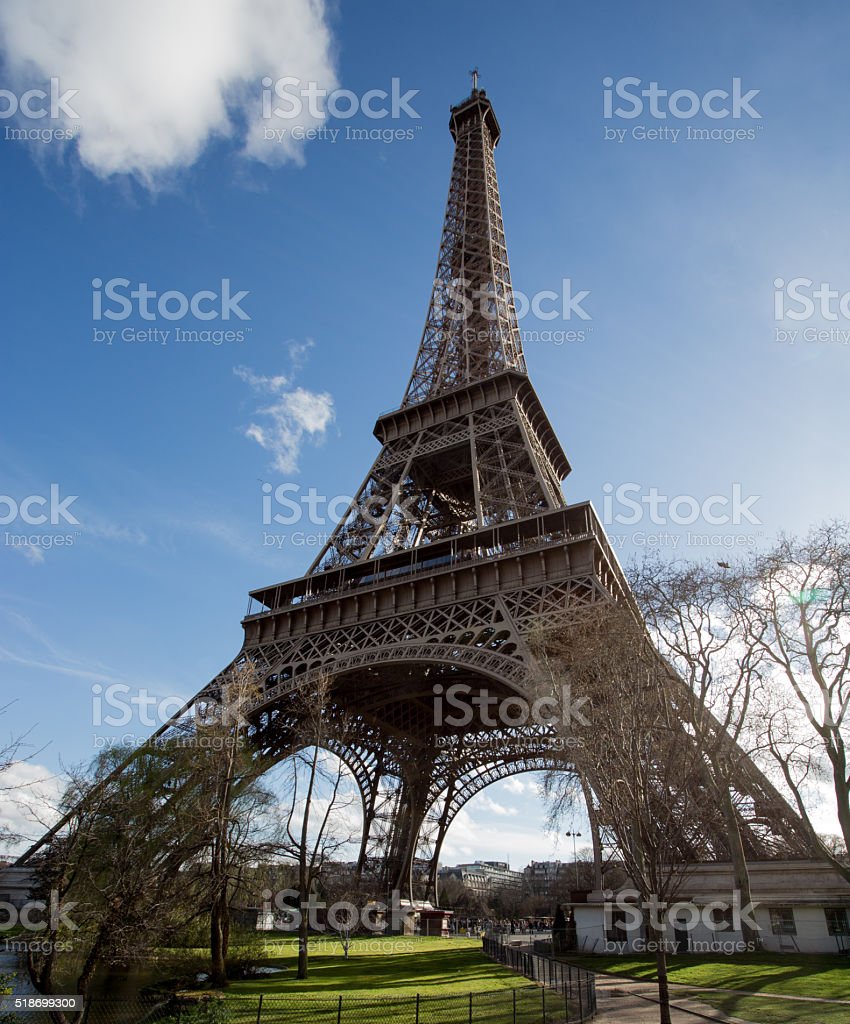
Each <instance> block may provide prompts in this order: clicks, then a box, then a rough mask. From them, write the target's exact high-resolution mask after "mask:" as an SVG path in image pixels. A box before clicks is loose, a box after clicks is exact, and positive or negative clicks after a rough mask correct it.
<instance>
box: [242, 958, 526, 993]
mask: <svg viewBox="0 0 850 1024" xmlns="http://www.w3.org/2000/svg"><path fill="white" fill-rule="evenodd" d="M264 962H265V964H266V965H267V966H270V967H283V968H286V973H285V974H284V975H277V976H275V975H270V976H268V977H266V978H260V979H251V980H248V981H239V982H235V983H234V984H233V985H231V986H230V988H229V990H228V991H229V992H231V993H232V994H233V995H259V994H260V993H263V994H264V995H269V996H272V995H284V994H286V993H287V992H316V993H320V992H329V991H332V992H355V991H364V992H369V991H374V990H375V989H381V990H382V991H384V992H392V991H402V990H407V991H408V992H416V991H418V992H422V993H423V994H424V993H426V992H428V991H440V992H441V993H442V992H447V991H452V990H454V991H470V990H472V991H475V990H478V991H481V990H484V989H491V990H492V989H498V988H514V987H517V986H520V985H528V983H529V982H528V979H526V978H523V977H522V976H521V975H517V974H514V973H513V972H512V971H508V970H507V969H506V968H504V967H501V966H500V965H499V964H495V963H494V962H493V961H492V960H489V959H488V958H487V957H486V956H485V955H484V953H483V952H481V950H479V949H445V950H439V949H438V950H433V949H425V950H421V951H416V952H406V953H387V954H374V953H367V954H365V955H361V956H357V955H354V956H351V957H349V959H348V960H346V959H345V957H344V956H342V955H341V954H339V955H333V954H328V953H319V954H317V955H315V956H311V957H310V965H309V975H308V977H307V978H306V979H305V980H304V981H299V980H298V979H296V977H295V970H296V966H297V959H296V957H295V955H294V954H292V955H289V956H282V957H272V958H269V959H267V960H265V961H264Z"/></svg>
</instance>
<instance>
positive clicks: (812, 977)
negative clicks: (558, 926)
mask: <svg viewBox="0 0 850 1024" xmlns="http://www.w3.org/2000/svg"><path fill="white" fill-rule="evenodd" d="M569 960H570V962H571V963H577V964H580V965H581V966H582V967H587V968H588V969H589V970H591V971H606V972H609V973H611V974H622V975H624V976H626V977H629V978H639V979H641V980H645V981H652V980H654V979H655V957H651V956H622V957H620V956H584V957H570V958H569ZM667 970H668V973H669V978H670V981H671V982H676V983H678V984H683V985H703V986H706V987H708V988H729V989H744V990H746V991H749V992H766V993H768V992H769V993H772V994H773V995H791V996H820V997H821V998H822V999H850V959H848V958H847V957H841V956H804V955H802V954H797V955H794V956H792V955H790V954H786V953H740V954H737V955H735V956H723V955H722V954H716V955H712V954H706V955H705V956H695V955H693V954H691V955H688V956H671V957H668V959H667ZM754 1001H755V1000H754ZM794 1005H796V1006H799V1004H794ZM841 1009H843V1012H844V1015H845V1016H844V1018H843V1019H844V1020H845V1021H850V1007H843V1008H841ZM730 1012H731V1011H730ZM738 1016H741V1017H744V1018H746V1016H747V1015H746V1014H745V1013H741V1014H739V1015H738ZM777 1019H778V1018H777ZM800 1019H801V1020H802V1019H803V1018H802V1017H801V1018H800ZM812 1019H813V1020H814V1019H815V1018H812Z"/></svg>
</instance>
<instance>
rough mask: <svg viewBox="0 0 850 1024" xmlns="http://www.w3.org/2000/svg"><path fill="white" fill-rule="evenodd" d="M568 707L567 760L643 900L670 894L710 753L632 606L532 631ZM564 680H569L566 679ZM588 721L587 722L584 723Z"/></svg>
mask: <svg viewBox="0 0 850 1024" xmlns="http://www.w3.org/2000/svg"><path fill="white" fill-rule="evenodd" d="M536 645H537V647H538V656H539V658H540V659H541V660H542V662H543V663H544V665H545V666H546V669H547V671H548V673H549V674H550V676H551V679H552V681H553V683H554V684H555V685H554V686H553V689H554V690H555V692H556V693H561V694H564V693H566V694H569V700H570V701H571V703H572V705H573V706H575V705H576V704H577V703H578V702H580V701H581V702H584V703H583V705H582V706H583V707H584V708H586V709H587V710H585V711H584V713H583V715H582V716H581V718H576V717H574V716H572V715H571V714H570V709H569V708H564V709H562V710H563V712H564V713H563V714H562V715H561V722H562V723H568V726H566V727H567V728H569V731H570V736H571V737H572V743H571V750H572V755H573V761H574V763H575V767H576V769H577V771H578V772H579V774H580V775H581V776H582V777H583V778H585V779H586V780H587V782H588V784H589V785H590V787H591V788H592V790H593V794H594V796H595V799H596V802H597V806H598V814H599V818H600V820H601V823H602V825H603V827H604V828H606V829H607V830H609V831H610V833H612V834H613V836H614V838H615V839H616V842H617V846H618V847H619V850H620V856H621V858H622V861H623V866H624V868H625V870H626V872H627V873H628V875H629V878H630V879H631V882H632V884H633V885H634V887H635V889H636V890H637V892H638V893H639V896H640V899H641V901H642V902H643V904H644V905H645V906H651V905H659V906H662V905H664V904H669V903H670V902H671V901H672V900H674V899H675V897H676V895H677V894H678V892H679V891H680V889H681V886H682V884H683V882H684V881H685V879H686V877H687V873H688V863H689V862H690V861H692V860H693V859H694V858H693V843H694V839H695V836H696V834H697V832H698V829H699V823H700V821H701V820H702V819H703V817H704V814H705V811H706V807H705V801H706V789H705V778H706V761H705V756H704V753H703V751H702V750H701V748H700V745H699V742H698V736H697V735H696V733H695V731H694V730H693V729H692V728H689V727H688V725H687V724H686V723H685V724H683V721H682V718H681V716H680V714H679V712H678V710H677V708H678V705H679V703H680V700H681V693H680V689H681V684H680V682H679V681H678V680H677V679H676V677H675V675H674V673H672V672H671V671H670V668H669V666H668V665H667V664H666V663H665V662H664V661H663V659H661V658H660V657H659V656H658V652H657V651H656V650H655V648H654V647H653V645H652V643H651V642H650V639H649V637H648V635H647V633H646V630H645V628H644V626H643V624H642V623H641V622H640V621H639V619H638V618H637V617H636V615H635V614H634V612H633V611H632V610H631V609H628V608H622V607H620V606H616V605H614V604H613V603H610V602H608V601H601V602H599V603H598V604H595V605H589V606H587V607H586V608H585V609H584V610H583V611H582V612H581V613H579V614H576V615H575V616H574V617H573V618H571V619H570V621H569V622H567V621H565V622H564V624H563V626H562V627H559V628H558V629H555V630H551V631H549V632H548V633H547V634H546V635H545V636H543V637H538V638H537V639H536ZM564 682H568V683H569V688H568V689H565V688H564V686H563V685H561V684H562V683H564ZM583 721H586V722H587V723H588V724H586V725H584V724H582V722H583ZM653 930H654V931H656V934H655V936H654V937H655V939H656V968H657V975H658V994H659V1003H660V1019H661V1022H662V1024H669V1021H670V999H669V990H668V984H667V943H666V941H665V937H664V934H663V931H662V932H660V933H658V932H657V929H655V928H654V927H653Z"/></svg>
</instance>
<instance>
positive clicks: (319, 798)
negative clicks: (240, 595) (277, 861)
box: [274, 676, 359, 978]
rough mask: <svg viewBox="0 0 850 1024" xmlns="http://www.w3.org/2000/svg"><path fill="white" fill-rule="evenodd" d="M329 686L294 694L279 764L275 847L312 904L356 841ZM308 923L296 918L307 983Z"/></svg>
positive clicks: (340, 727)
mask: <svg viewBox="0 0 850 1024" xmlns="http://www.w3.org/2000/svg"><path fill="white" fill-rule="evenodd" d="M330 696H331V682H330V680H329V679H328V678H327V677H324V676H323V677H320V678H319V679H318V680H317V681H316V682H315V683H314V684H313V685H312V686H310V687H309V688H305V689H304V690H302V691H301V692H300V693H299V694H297V695H296V698H295V704H294V707H293V719H294V721H295V724H294V725H293V729H292V734H291V741H290V742H291V749H292V753H291V754H290V756H289V757H288V758H287V759H286V760H285V761H283V762H282V763H281V769H282V771H283V781H282V788H283V789H284V791H285V793H286V799H285V805H283V806H282V811H283V821H282V823H281V827H280V831H279V836H278V838H277V840H276V842H275V843H274V848H275V849H276V851H277V852H278V853H279V854H281V855H282V856H284V857H286V858H288V859H290V860H292V861H294V862H295V864H296V867H297V885H298V892H299V895H300V898H301V900H302V901H304V900H305V899H306V900H310V898H311V896H312V895H314V894H315V892H316V890H317V886H318V882H319V880H320V879H321V877H322V874H323V872H324V871H325V869H326V867H327V866H328V864H330V863H332V862H333V861H334V859H335V858H336V856H337V854H338V853H339V852H340V851H341V850H342V849H343V848H345V847H346V846H348V845H350V844H351V843H353V842H354V841H355V839H356V832H357V830H356V827H355V826H354V825H353V823H352V822H351V821H350V820H349V814H348V812H349V811H350V809H351V808H352V807H353V806H354V804H355V803H356V802H357V801H358V799H359V798H358V797H357V796H356V794H353V793H352V791H351V776H350V773H349V771H348V769H347V768H346V766H345V764H344V763H343V762H342V760H341V759H339V758H338V757H336V756H334V755H333V754H331V753H330V752H329V750H328V747H329V746H331V745H333V743H334V741H336V740H338V739H339V738H340V732H341V731H344V728H345V726H344V722H340V721H339V720H334V721H333V722H332V713H331V700H330ZM309 929H310V921H309V916H308V915H307V914H304V913H301V914H299V915H298V978H306V977H307V972H308V965H309V945H308V944H309V938H310V932H309Z"/></svg>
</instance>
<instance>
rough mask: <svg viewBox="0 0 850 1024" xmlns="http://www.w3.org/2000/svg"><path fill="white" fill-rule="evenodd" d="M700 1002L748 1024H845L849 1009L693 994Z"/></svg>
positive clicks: (784, 1001)
mask: <svg viewBox="0 0 850 1024" xmlns="http://www.w3.org/2000/svg"><path fill="white" fill-rule="evenodd" d="M691 998H698V999H699V1001H700V1002H703V1003H707V1004H708V1005H709V1006H714V1007H716V1008H717V1009H718V1010H722V1011H723V1012H724V1013H728V1014H729V1015H730V1016H732V1017H740V1018H741V1019H742V1020H748V1021H752V1024H847V1021H848V1020H850V1012H848V1011H850V1006H830V1005H829V1004H828V1003H800V1002H794V1001H792V1000H790V999H785V1000H783V999H762V998H761V997H760V996H736V995H721V994H720V993H717V992H715V993H708V992H706V993H701V994H700V995H699V996H697V995H696V994H694V995H693V996H691Z"/></svg>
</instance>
